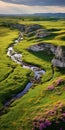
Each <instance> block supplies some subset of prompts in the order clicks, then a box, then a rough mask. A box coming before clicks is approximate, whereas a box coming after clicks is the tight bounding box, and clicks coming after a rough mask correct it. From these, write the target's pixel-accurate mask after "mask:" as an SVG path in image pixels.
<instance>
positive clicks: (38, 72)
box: [5, 33, 45, 106]
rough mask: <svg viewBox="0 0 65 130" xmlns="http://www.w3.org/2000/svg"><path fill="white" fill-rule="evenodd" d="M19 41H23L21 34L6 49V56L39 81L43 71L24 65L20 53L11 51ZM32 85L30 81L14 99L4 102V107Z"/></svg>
mask: <svg viewBox="0 0 65 130" xmlns="http://www.w3.org/2000/svg"><path fill="white" fill-rule="evenodd" d="M21 40H23V37H22V33H20V36H19V38H18V39H17V40H15V41H14V44H13V45H12V46H10V47H9V48H8V51H7V56H9V57H10V58H11V59H12V60H13V61H14V62H16V63H17V64H20V65H22V67H23V68H25V69H30V70H31V71H33V72H34V79H37V80H39V79H40V78H41V75H44V74H45V71H44V70H42V69H41V68H39V67H36V66H33V65H30V64H29V65H27V64H26V63H24V62H23V61H22V54H20V53H17V52H16V51H14V49H13V46H14V45H16V44H18V43H19V42H20V41H21ZM32 85H33V81H30V82H29V83H28V84H27V85H26V87H25V89H24V90H23V91H22V92H20V93H18V94H17V95H16V96H15V97H13V98H12V99H11V100H10V101H6V102H5V106H7V105H9V104H10V103H11V102H13V101H14V100H16V99H17V98H20V97H22V96H23V95H24V94H25V93H26V92H27V91H28V90H29V89H30V87H32Z"/></svg>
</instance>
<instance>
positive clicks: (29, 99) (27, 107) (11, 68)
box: [0, 17, 65, 130]
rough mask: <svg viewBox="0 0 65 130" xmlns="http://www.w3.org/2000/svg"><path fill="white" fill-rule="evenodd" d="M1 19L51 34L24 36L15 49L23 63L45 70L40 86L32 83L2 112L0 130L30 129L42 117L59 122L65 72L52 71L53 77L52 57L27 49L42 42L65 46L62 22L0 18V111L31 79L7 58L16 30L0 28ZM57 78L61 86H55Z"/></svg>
mask: <svg viewBox="0 0 65 130" xmlns="http://www.w3.org/2000/svg"><path fill="white" fill-rule="evenodd" d="M4 20H5V22H12V23H17V22H18V23H20V24H25V25H30V24H39V25H42V27H43V28H45V29H47V30H48V31H50V32H51V34H50V35H49V36H47V37H45V38H39V39H36V38H35V37H34V36H30V37H28V35H24V39H23V41H21V42H20V43H18V44H17V45H16V46H14V49H15V50H16V51H17V52H20V53H21V54H22V55H23V57H22V58H23V61H25V62H26V63H28V64H32V65H36V66H39V67H40V68H42V69H44V70H45V71H46V74H45V75H43V76H42V78H41V81H40V83H39V84H37V83H34V85H33V86H32V88H30V90H29V91H28V92H27V93H26V94H25V95H24V96H23V97H21V98H20V99H17V100H16V101H14V102H13V103H12V104H11V105H10V107H9V108H6V109H5V110H4V111H5V114H3V115H1V116H0V130H32V128H33V121H34V120H36V121H40V120H42V119H43V118H45V119H49V120H50V121H52V120H57V121H58V119H60V118H61V117H62V112H61V110H62V109H63V108H65V69H59V68H54V78H52V69H51V60H52V58H53V55H52V54H48V53H47V52H43V51H42V52H31V51H28V49H27V48H28V47H30V46H31V45H33V44H37V43H42V42H47V43H51V44H54V45H63V46H65V20H63V19H58V20H47V19H46V20H45V19H43V20H40V21H34V20H33V19H32V18H28V19H25V18H24V20H23V19H22V18H21V19H20V18H9V17H5V18H2V17H1V18H0V26H1V27H0V108H3V102H4V101H6V100H8V99H10V98H12V97H13V95H15V94H17V93H18V92H20V91H22V90H23V89H24V88H25V86H26V84H27V83H28V82H29V81H30V78H31V77H32V76H33V73H32V72H31V71H30V70H29V69H23V68H22V67H21V66H20V65H18V64H16V63H15V62H13V61H12V60H11V59H10V58H9V57H8V56H7V48H8V47H9V46H10V45H11V44H12V43H13V41H14V40H15V39H17V37H18V35H19V31H18V30H16V29H13V31H12V29H10V28H9V27H7V26H2V23H3V22H4ZM59 79H60V80H62V82H61V83H58V80H59ZM51 86H53V90H51V88H50V87H51ZM54 108H56V110H55V111H54ZM50 111H53V114H50ZM37 130H39V127H38V126H37Z"/></svg>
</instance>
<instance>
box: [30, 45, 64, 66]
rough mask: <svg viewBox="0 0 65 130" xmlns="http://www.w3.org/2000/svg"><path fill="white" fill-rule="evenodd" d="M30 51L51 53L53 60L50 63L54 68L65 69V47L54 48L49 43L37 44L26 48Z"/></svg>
mask: <svg viewBox="0 0 65 130" xmlns="http://www.w3.org/2000/svg"><path fill="white" fill-rule="evenodd" d="M28 50H31V51H36V52H38V51H47V50H48V51H49V52H50V51H51V52H52V53H53V54H54V58H53V59H52V61H51V63H52V65H53V66H54V67H61V68H62V67H65V47H64V46H55V45H52V44H50V43H39V44H36V45H32V46H30V47H29V48H28Z"/></svg>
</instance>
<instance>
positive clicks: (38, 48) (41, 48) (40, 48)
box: [28, 43, 57, 54]
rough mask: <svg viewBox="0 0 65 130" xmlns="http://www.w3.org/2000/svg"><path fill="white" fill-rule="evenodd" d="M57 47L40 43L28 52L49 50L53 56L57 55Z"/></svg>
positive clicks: (31, 47)
mask: <svg viewBox="0 0 65 130" xmlns="http://www.w3.org/2000/svg"><path fill="white" fill-rule="evenodd" d="M56 48H57V46H54V45H52V44H50V43H39V44H36V45H32V46H30V47H29V48H28V50H32V51H36V52H38V51H45V50H49V51H51V52H52V53H53V54H55V51H56Z"/></svg>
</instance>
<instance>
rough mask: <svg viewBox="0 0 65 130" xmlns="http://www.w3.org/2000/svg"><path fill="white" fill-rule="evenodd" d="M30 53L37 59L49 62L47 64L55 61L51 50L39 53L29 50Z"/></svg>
mask: <svg viewBox="0 0 65 130" xmlns="http://www.w3.org/2000/svg"><path fill="white" fill-rule="evenodd" d="M29 52H30V53H31V54H32V55H35V56H36V57H38V58H40V59H42V60H44V61H47V62H51V60H52V59H53V56H54V55H53V54H52V52H51V51H50V50H49V49H48V50H45V51H39V52H33V51H31V50H29Z"/></svg>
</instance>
